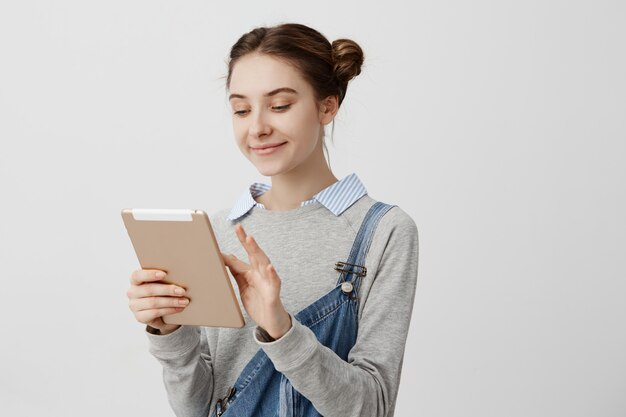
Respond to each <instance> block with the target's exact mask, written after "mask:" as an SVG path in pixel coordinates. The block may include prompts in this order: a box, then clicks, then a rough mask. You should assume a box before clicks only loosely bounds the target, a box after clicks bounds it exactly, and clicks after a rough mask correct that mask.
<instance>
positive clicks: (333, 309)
mask: <svg viewBox="0 0 626 417" xmlns="http://www.w3.org/2000/svg"><path fill="white" fill-rule="evenodd" d="M393 207H395V205H390V204H385V203H382V202H380V201H377V202H375V203H374V204H372V206H371V207H370V209H369V210H368V212H367V214H366V215H365V218H364V219H363V222H362V223H361V227H360V228H359V231H358V233H357V235H356V238H355V240H354V243H353V244H352V249H351V250H350V256H349V257H348V260H347V261H346V262H337V263H336V264H335V270H337V271H339V278H338V280H337V284H336V286H335V288H334V289H332V290H331V291H330V292H328V293H327V294H326V295H324V296H322V297H321V298H319V299H318V300H317V301H315V302H313V303H312V304H310V305H309V306H308V307H306V308H304V309H303V310H302V311H300V312H299V313H298V314H296V315H295V316H294V318H295V319H296V320H298V321H299V322H300V323H302V324H303V325H305V326H307V327H308V328H310V329H311V330H312V331H313V333H315V336H316V337H317V339H318V340H319V341H320V343H322V344H323V345H324V346H326V347H328V348H330V349H332V350H333V351H334V352H335V353H336V354H337V356H339V357H340V358H341V359H343V360H344V361H347V359H348V353H349V352H350V350H351V349H352V347H353V346H354V344H355V343H356V337H357V330H358V307H359V304H358V303H359V301H358V291H359V286H360V283H361V278H362V277H364V276H365V275H366V274H367V270H366V268H365V266H364V265H365V258H366V256H367V252H368V250H369V247H370V244H371V242H372V238H373V236H374V232H375V230H376V226H377V225H378V222H379V220H380V219H381V218H382V217H383V216H384V215H385V213H387V212H388V211H389V210H390V209H391V208H393ZM331 394H332V393H329V395H331ZM222 416H223V417H229V416H233V417H235V416H236V417H252V416H255V417H320V416H321V414H320V413H318V411H317V410H316V409H315V407H313V404H312V403H311V402H310V401H309V400H308V399H306V398H305V397H304V396H303V395H302V394H300V393H299V392H298V391H296V390H295V389H294V388H293V386H292V385H291V383H290V382H289V380H288V379H287V378H286V377H285V376H284V375H283V374H282V373H280V372H278V371H277V370H276V369H275V368H274V365H273V363H272V361H271V360H270V359H269V358H268V356H267V355H266V354H265V352H264V351H263V349H262V348H260V349H259V350H258V351H257V352H256V354H255V355H254V356H253V357H252V359H251V360H250V361H249V362H248V363H247V364H246V366H245V367H244V369H243V371H242V372H241V374H240V375H239V377H238V378H237V381H236V382H235V384H234V385H233V386H232V387H231V388H230V390H229V392H228V395H227V396H226V397H225V398H223V399H221V400H219V401H218V402H217V404H216V406H215V409H214V410H213V412H212V413H211V417H222Z"/></svg>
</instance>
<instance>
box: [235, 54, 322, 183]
mask: <svg viewBox="0 0 626 417" xmlns="http://www.w3.org/2000/svg"><path fill="white" fill-rule="evenodd" d="M229 91H230V93H231V94H230V96H229V101H230V106H231V110H232V113H233V114H232V117H233V130H234V135H235V140H236V141H237V145H238V146H239V149H240V150H241V152H242V153H243V154H244V156H245V157H246V158H248V159H249V160H250V162H252V163H253V164H254V166H255V167H256V168H257V169H258V170H259V172H260V173H261V174H262V175H265V176H274V175H277V174H281V173H284V172H288V171H290V170H292V169H293V168H295V167H297V166H299V165H300V164H302V163H303V162H305V161H307V159H308V158H309V157H313V155H316V154H318V153H316V152H314V150H316V147H318V146H321V140H320V135H321V133H322V130H323V127H324V125H325V124H328V123H330V121H331V120H332V117H333V116H334V112H332V114H330V113H328V112H324V111H323V108H322V109H320V110H318V109H317V107H316V106H315V96H314V93H313V89H312V87H311V86H310V84H309V83H308V82H306V81H305V80H304V79H303V78H302V76H301V75H300V73H299V72H298V70H296V69H295V68H294V67H292V66H291V65H289V64H287V63H285V62H283V61H280V60H278V59H276V58H272V57H270V56H268V55H262V54H257V53H252V54H248V55H245V56H244V57H242V58H240V59H239V61H238V62H237V63H236V64H235V66H234V67H233V70H232V74H231V80H230V88H229ZM269 146H271V147H269ZM262 148H266V149H264V150H263V149H262ZM322 158H323V154H322Z"/></svg>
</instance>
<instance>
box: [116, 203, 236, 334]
mask: <svg viewBox="0 0 626 417" xmlns="http://www.w3.org/2000/svg"><path fill="white" fill-rule="evenodd" d="M122 218H123V220H124V224H125V226H126V230H127V231H128V235H129V236H130V239H131V242H132V244H133V247H134V248H135V253H136V254H137V258H138V259H139V263H140V265H141V268H142V269H160V270H163V271H166V272H167V275H166V277H165V279H164V280H163V282H167V283H174V284H176V285H179V286H181V287H183V288H185V289H186V290H187V291H186V294H185V297H187V298H189V300H190V301H189V304H188V305H187V307H186V308H185V310H183V311H182V312H180V313H176V314H169V315H165V316H163V321H164V322H165V323H168V324H184V325H194V326H210V327H243V326H244V324H245V320H244V318H243V315H242V313H241V308H240V307H239V301H238V300H237V297H236V295H235V291H234V289H233V285H232V283H231V281H230V277H229V275H228V271H227V270H226V266H225V265H224V261H223V259H222V257H221V253H220V249H219V245H218V243H217V240H216V239H215V234H214V233H213V228H212V227H211V222H210V221H209V217H208V216H207V214H206V213H205V212H204V211H202V210H178V209H123V210H122Z"/></svg>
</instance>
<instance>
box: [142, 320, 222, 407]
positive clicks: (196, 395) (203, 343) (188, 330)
mask: <svg viewBox="0 0 626 417" xmlns="http://www.w3.org/2000/svg"><path fill="white" fill-rule="evenodd" d="M146 335H147V336H148V339H149V341H150V345H149V350H150V353H151V354H152V355H153V356H154V357H155V358H156V359H157V360H158V361H159V363H160V364H161V365H162V367H163V382H164V385H165V389H166V391H167V396H168V401H169V403H170V406H171V407H172V410H173V411H174V413H175V414H176V416H178V417H187V416H190V417H191V416H193V417H197V416H206V415H208V414H209V407H210V404H211V393H212V392H213V383H214V381H213V368H212V363H211V355H210V352H209V347H208V342H207V338H206V337H205V335H204V334H202V328H201V327H196V326H181V327H179V328H178V329H176V330H175V331H173V332H172V333H169V334H166V335H157V334H154V333H151V332H150V329H149V328H148V326H146Z"/></svg>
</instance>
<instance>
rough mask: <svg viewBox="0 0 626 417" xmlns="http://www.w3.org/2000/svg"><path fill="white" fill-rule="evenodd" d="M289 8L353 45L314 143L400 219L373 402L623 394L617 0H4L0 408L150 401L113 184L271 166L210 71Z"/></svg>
mask: <svg viewBox="0 0 626 417" xmlns="http://www.w3.org/2000/svg"><path fill="white" fill-rule="evenodd" d="M289 21H294V22H300V23H304V24H307V25H310V26H312V27H314V28H316V29H318V30H319V31H321V32H322V33H323V34H324V35H326V36H327V37H328V38H329V40H331V41H332V40H334V39H336V38H339V37H348V38H352V39H354V40H355V41H357V42H358V43H359V44H360V45H361V46H362V47H363V49H364V52H365V55H366V58H365V65H364V68H363V73H362V74H361V75H360V76H358V77H357V78H356V79H355V80H354V81H353V82H351V84H350V85H349V88H348V93H347V97H346V100H345V102H344V103H343V104H342V107H341V109H340V112H339V113H338V116H337V118H336V122H335V132H334V138H335V139H334V143H335V145H332V144H331V143H330V142H328V143H329V150H330V153H331V165H332V167H333V171H334V173H335V175H336V176H337V177H338V178H342V177H344V176H345V175H347V174H349V173H351V172H357V173H358V175H359V176H360V178H361V179H362V180H363V182H364V184H365V185H366V187H367V189H368V191H369V193H370V195H371V196H372V197H374V198H376V199H378V200H381V201H384V202H387V203H394V204H397V205H399V206H400V207H402V208H403V209H404V210H405V211H407V212H408V213H409V214H410V215H411V216H412V217H413V219H414V220H415V222H416V223H417V225H418V229H419V237H420V264H419V277H418V287H417V296H416V301H415V308H414V314H413V317H412V322H411V328H410V332H409V338H408V342H407V346H406V355H405V361H404V370H403V374H402V382H401V388H400V392H399V396H398V400H397V409H396V411H397V412H396V416H400V417H404V416H406V417H408V416H428V417H436V416H446V417H448V416H476V417H478V416H480V417H485V416H520V417H521V416H524V417H526V416H555V415H558V416H569V417H574V416H581V417H582V416H585V417H587V416H590V415H593V416H606V417H610V416H616V417H617V416H624V415H626V396H625V395H624V392H626V325H625V319H626V303H625V296H626V281H625V277H626V268H625V265H624V259H625V255H626V222H625V216H624V213H626V186H625V179H626V168H625V160H626V122H625V120H626V118H625V116H626V77H625V74H626V58H625V51H626V6H625V4H624V2H621V1H598V0H596V1H545V0H542V1H538V0H531V1H515V2H513V1H497V0H492V1H480V0H479V1H472V2H465V1H440V0H439V1H429V2H408V1H407V2H405V3H402V2H398V1H387V2H380V1H378V2H369V3H364V2H363V1H341V2H340V1H321V0H317V1H315V2H295V1H269V0H266V1H263V2H252V1H249V2H245V1H243V2H219V3H215V2H209V1H202V2H200V1H190V0H185V1H159V0H150V1H137V0H132V1H106V2H105V1H100V2H94V1H68V0H56V1H4V0H3V1H2V3H0V199H1V203H0V271H1V285H2V290H1V292H0V294H1V301H0V317H2V321H1V324H0V329H1V336H0V340H1V342H0V414H1V415H3V416H34V415H46V416H83V415H90V416H109V415H134V416H135V415H136V416H148V415H149V416H155V417H157V416H171V415H173V413H172V412H171V409H170V408H169V404H168V403H167V397H166V393H165V390H164V387H163V385H162V380H161V368H160V365H159V364H158V362H157V361H156V360H155V359H154V358H153V357H151V356H150V354H149V353H148V350H147V347H148V343H147V338H146V337H145V335H144V333H143V326H142V325H141V324H139V323H138V322H136V321H135V320H134V317H133V315H132V313H131V312H130V310H129V309H128V304H127V302H128V300H127V298H126V290H127V288H128V285H129V282H128V278H129V276H130V274H131V272H132V270H134V269H136V268H137V267H138V262H137V259H136V258H135V255H134V252H133V249H132V246H131V244H130V240H129V238H128V236H127V234H126V231H125V228H124V226H123V223H122V220H121V217H120V210H121V209H122V208H125V207H160V208H200V209H204V210H207V211H209V212H213V211H215V210H217V209H221V208H224V207H229V206H231V205H232V204H233V202H234V201H235V199H236V197H237V196H239V193H240V192H241V191H242V190H243V189H244V188H245V187H246V186H247V185H249V184H250V183H251V182H252V181H256V180H269V179H268V178H265V177H261V176H260V175H259V174H258V172H257V171H256V170H255V169H254V167H253V166H252V165H251V164H250V163H249V162H248V161H247V160H246V159H245V158H244V157H243V156H242V155H241V154H240V153H239V150H238V149H237V147H236V145H235V143H234V140H233V136H232V125H231V114H230V111H229V108H228V106H227V100H226V93H225V90H224V79H222V78H220V77H222V76H225V74H226V65H225V60H226V58H227V56H228V52H229V49H230V46H231V45H232V44H233V43H234V42H235V41H236V40H237V38H238V37H239V36H240V35H242V34H243V33H244V32H247V31H249V30H251V29H252V28H254V27H256V26H260V25H266V24H267V25H272V24H277V23H282V22H289ZM329 133H330V129H329ZM338 395H341V394H340V393H338ZM349 400H350V399H349V398H347V399H346V401H349Z"/></svg>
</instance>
